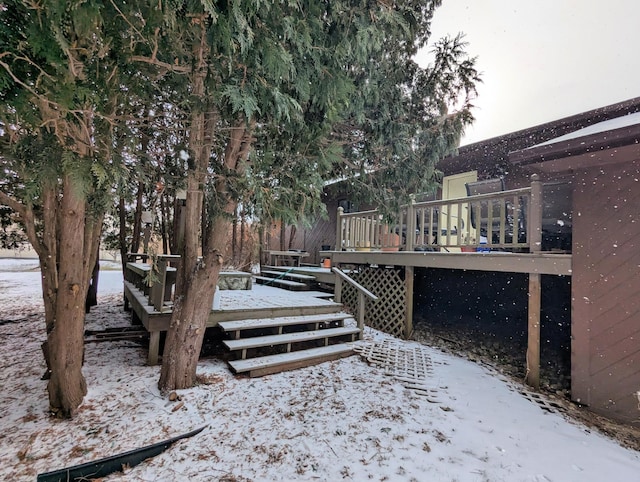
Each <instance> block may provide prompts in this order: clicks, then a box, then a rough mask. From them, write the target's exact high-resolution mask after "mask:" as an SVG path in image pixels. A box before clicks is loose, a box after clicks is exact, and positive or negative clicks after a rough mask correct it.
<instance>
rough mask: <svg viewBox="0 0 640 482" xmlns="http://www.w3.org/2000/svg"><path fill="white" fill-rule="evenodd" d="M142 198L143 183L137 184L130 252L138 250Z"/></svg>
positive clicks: (140, 234) (140, 232) (140, 233)
mask: <svg viewBox="0 0 640 482" xmlns="http://www.w3.org/2000/svg"><path fill="white" fill-rule="evenodd" d="M143 196H144V183H143V182H142V181H140V182H139V183H138V192H137V194H136V212H135V214H134V216H133V235H132V238H131V252H132V253H137V252H138V250H139V249H140V238H141V236H142V201H143Z"/></svg>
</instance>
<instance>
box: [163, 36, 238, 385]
mask: <svg viewBox="0 0 640 482" xmlns="http://www.w3.org/2000/svg"><path fill="white" fill-rule="evenodd" d="M193 53H194V58H195V65H194V71H193V73H192V74H191V82H192V86H193V90H192V95H193V96H194V97H196V98H199V99H201V100H205V99H206V92H205V78H206V76H207V72H208V70H207V60H208V55H209V48H208V44H207V41H206V31H205V29H204V28H202V29H201V38H200V42H199V43H198V44H196V45H194V52H193ZM201 105H202V106H204V107H205V108H204V109H200V108H199V109H194V110H193V111H192V114H191V121H190V125H189V147H190V151H191V152H192V154H193V162H189V166H190V167H189V169H188V171H187V201H186V206H185V219H186V229H185V237H184V254H183V259H182V263H181V265H180V268H179V270H178V279H177V282H176V296H175V299H174V310H173V313H172V315H171V322H170V325H169V330H168V332H167V339H166V342H165V347H164V353H163V357H162V369H161V372H160V380H159V382H158V387H159V388H160V390H162V391H167V390H174V389H179V388H187V387H191V386H193V384H194V383H195V377H196V368H197V364H198V359H199V356H200V349H201V347H202V341H203V339H204V331H205V327H206V323H207V320H208V319H209V314H210V312H211V309H212V305H213V295H214V293H215V289H216V285H217V283H218V275H219V273H220V268H221V266H222V255H221V253H223V252H224V249H223V247H224V246H226V244H227V243H228V242H229V240H228V239H227V233H228V230H227V226H226V221H225V219H224V218H225V216H220V215H218V216H217V217H216V218H215V219H212V220H211V221H210V222H208V223H206V222H205V214H206V209H205V207H204V205H203V200H204V186H205V184H206V182H207V180H208V179H209V177H208V168H209V162H210V158H211V148H212V142H213V132H214V129H215V126H216V120H217V116H216V114H215V113H214V112H212V111H209V110H206V102H202V103H201ZM249 145H250V139H247V137H246V124H245V123H244V122H238V125H236V126H234V128H233V129H231V133H230V139H229V141H228V144H227V148H226V150H225V155H224V167H225V169H227V170H228V171H229V172H234V171H235V172H240V169H241V166H240V164H239V160H241V159H246V156H247V155H248V149H249ZM216 191H217V192H218V195H219V196H223V197H226V199H227V201H226V203H225V204H226V205H225V207H224V209H223V210H222V211H223V214H228V215H231V214H233V212H234V211H235V209H236V203H235V202H234V201H232V200H231V199H230V198H229V197H228V196H227V181H226V179H225V178H224V176H219V177H218V178H217V181H216ZM205 226H207V228H206V232H205V228H204V227H205ZM199 228H200V229H199ZM201 230H202V231H201ZM200 232H202V245H203V247H204V248H203V253H202V259H201V260H199V259H198V248H199V246H200V243H199V235H200Z"/></svg>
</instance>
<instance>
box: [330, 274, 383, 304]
mask: <svg viewBox="0 0 640 482" xmlns="http://www.w3.org/2000/svg"><path fill="white" fill-rule="evenodd" d="M332 270H333V272H334V273H335V274H337V275H338V276H340V277H341V278H342V279H343V280H345V281H346V282H348V283H350V284H351V285H353V287H354V288H356V289H357V290H358V291H360V292H361V293H363V294H365V295H366V296H368V297H369V298H371V299H372V300H373V301H378V297H377V296H376V295H374V294H373V293H372V292H371V291H369V290H368V289H367V288H365V287H364V286H362V285H361V284H360V283H358V282H357V281H356V280H354V279H353V278H351V277H350V276H349V275H348V274H346V273H345V272H344V271H341V270H339V269H338V268H332Z"/></svg>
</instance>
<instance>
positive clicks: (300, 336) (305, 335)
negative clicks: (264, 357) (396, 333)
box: [223, 326, 360, 350]
mask: <svg viewBox="0 0 640 482" xmlns="http://www.w3.org/2000/svg"><path fill="white" fill-rule="evenodd" d="M359 332H360V330H359V329H358V328H357V327H349V326H343V327H339V328H325V329H322V330H313V331H301V332H295V333H283V334H282V335H267V336H255V337H252V338H241V339H239V340H224V341H223V343H224V344H225V345H226V346H227V348H229V349H230V350H244V349H246V348H257V347H260V346H271V345H284V344H288V343H296V342H300V341H309V340H320V339H323V338H331V337H336V336H342V335H354V334H356V333H359Z"/></svg>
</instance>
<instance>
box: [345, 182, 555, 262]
mask: <svg viewBox="0 0 640 482" xmlns="http://www.w3.org/2000/svg"><path fill="white" fill-rule="evenodd" d="M541 233H542V183H541V182H540V179H539V177H538V176H537V175H534V176H532V182H531V186H530V187H526V188H521V189H513V190H509V191H499V192H493V193H489V194H479V195H475V196H467V197H464V198H458V199H446V200H437V201H427V202H419V203H417V202H413V201H412V202H411V203H410V204H408V205H405V206H403V207H402V208H401V209H400V212H399V213H398V215H397V217H396V220H395V221H394V222H393V223H387V222H385V221H384V220H383V217H382V215H381V214H380V212H379V211H378V210H370V211H362V212H355V213H345V212H344V210H343V209H342V208H338V225H337V243H336V247H337V249H342V250H356V251H361V250H362V251H368V250H382V251H397V250H403V251H476V250H479V251H483V250H490V249H500V250H513V251H530V252H536V251H540V249H541Z"/></svg>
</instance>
